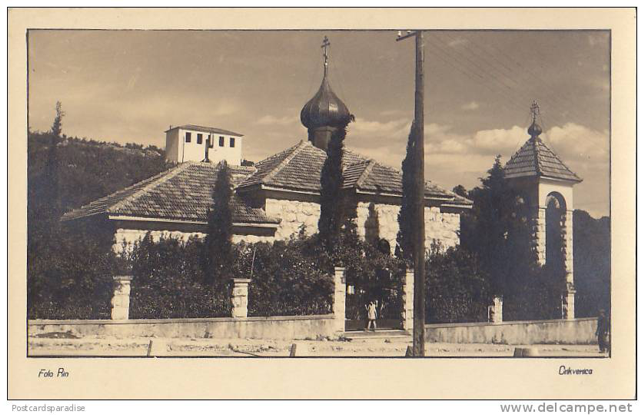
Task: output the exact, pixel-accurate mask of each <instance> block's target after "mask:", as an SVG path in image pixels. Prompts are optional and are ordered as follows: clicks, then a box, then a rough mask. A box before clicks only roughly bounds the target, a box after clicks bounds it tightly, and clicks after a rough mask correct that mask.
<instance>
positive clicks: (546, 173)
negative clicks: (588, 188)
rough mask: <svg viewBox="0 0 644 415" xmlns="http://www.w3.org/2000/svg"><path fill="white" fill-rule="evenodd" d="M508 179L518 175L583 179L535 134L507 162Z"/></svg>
mask: <svg viewBox="0 0 644 415" xmlns="http://www.w3.org/2000/svg"><path fill="white" fill-rule="evenodd" d="M504 174H505V177H506V178H508V179H513V178H518V177H549V178H553V179H560V180H567V181H571V182H581V181H582V179H581V178H580V177H579V176H577V175H576V174H575V173H573V172H572V170H570V169H569V168H568V167H567V166H566V165H565V164H564V163H563V162H562V161H561V159H560V158H559V157H558V156H557V155H556V154H555V153H554V152H553V151H552V150H550V149H549V148H548V146H546V144H545V143H544V142H543V141H542V140H541V138H539V137H538V134H535V135H533V136H532V137H531V138H530V139H529V140H528V141H526V142H525V144H524V145H523V147H521V148H520V149H519V151H517V152H516V153H515V154H514V155H513V156H512V157H511V158H510V160H509V161H508V162H507V164H506V165H505V168H504Z"/></svg>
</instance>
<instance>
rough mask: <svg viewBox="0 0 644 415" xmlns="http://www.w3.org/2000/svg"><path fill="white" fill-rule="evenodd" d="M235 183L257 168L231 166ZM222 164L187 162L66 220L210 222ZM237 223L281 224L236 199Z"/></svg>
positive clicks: (69, 214)
mask: <svg viewBox="0 0 644 415" xmlns="http://www.w3.org/2000/svg"><path fill="white" fill-rule="evenodd" d="M230 169H231V182H232V184H233V186H236V185H238V184H239V183H240V182H241V181H243V180H244V179H246V177H248V176H249V175H251V174H252V173H253V172H254V171H255V168H254V167H243V166H230ZM217 171H218V165H216V164H211V163H183V164H180V165H178V166H177V167H174V168H172V169H170V170H167V171H165V172H163V173H161V174H159V175H157V176H154V177H152V178H150V179H147V180H144V181H142V182H140V183H137V184H135V185H133V186H130V187H128V188H126V189H123V190H121V191H119V192H116V193H113V194H111V195H109V196H106V197H104V198H102V199H99V200H97V201H94V202H92V203H90V204H89V205H86V206H83V207H81V208H79V209H76V210H73V211H71V212H68V213H66V214H65V215H64V216H63V219H62V220H63V221H68V220H73V219H79V218H83V217H88V216H93V215H99V214H110V215H115V216H133V217H143V218H155V219H168V220H181V221H191V222H206V221H207V211H208V208H209V207H210V206H212V189H213V188H214V186H215V180H216V177H217ZM232 206H233V222H234V223H279V220H278V219H274V218H269V217H267V216H266V214H265V213H264V211H263V210H262V209H259V208H252V207H250V206H249V205H247V204H246V203H245V202H244V201H243V200H242V199H241V198H240V197H239V196H237V195H234V196H233V203H232Z"/></svg>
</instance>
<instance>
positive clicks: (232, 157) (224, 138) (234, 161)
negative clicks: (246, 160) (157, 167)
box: [165, 124, 243, 166]
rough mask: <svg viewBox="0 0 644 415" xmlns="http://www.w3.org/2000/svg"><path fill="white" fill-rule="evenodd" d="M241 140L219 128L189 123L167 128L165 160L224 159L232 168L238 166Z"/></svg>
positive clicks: (237, 135) (240, 154)
mask: <svg viewBox="0 0 644 415" xmlns="http://www.w3.org/2000/svg"><path fill="white" fill-rule="evenodd" d="M242 137H243V135H242V134H239V133H235V132H233V131H228V130H222V129H221V128H213V127H201V126H198V125H189V124H188V125H181V126H178V127H172V126H170V129H169V130H168V131H166V132H165V152H166V154H165V158H166V160H167V161H169V162H172V163H183V162H186V161H204V160H205V159H206V157H208V159H209V160H210V161H212V162H214V163H218V162H220V161H222V160H226V162H227V163H228V164H230V165H232V166H239V165H241V161H242ZM206 146H208V148H206ZM206 150H207V151H206Z"/></svg>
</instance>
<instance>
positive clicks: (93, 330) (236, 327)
mask: <svg viewBox="0 0 644 415" xmlns="http://www.w3.org/2000/svg"><path fill="white" fill-rule="evenodd" d="M49 333H69V334H72V335H74V336H78V337H87V336H113V337H116V338H136V337H165V338H197V339H199V338H201V339H204V338H216V339H237V338H241V339H277V340H285V339H289V340H290V339H306V338H311V339H315V338H316V337H317V336H328V337H334V336H337V335H338V333H337V327H336V324H335V319H334V316H333V315H332V314H331V315H322V316H288V317H247V318H231V317H224V318H192V319H191V318H186V319H163V320H120V321H119V320H30V321H29V323H28V335H29V336H36V335H43V334H49Z"/></svg>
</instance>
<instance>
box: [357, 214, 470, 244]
mask: <svg viewBox="0 0 644 415" xmlns="http://www.w3.org/2000/svg"><path fill="white" fill-rule="evenodd" d="M399 210H400V206H397V205H388V204H375V203H367V202H360V203H358V233H359V234H360V236H362V237H363V238H365V237H366V238H367V239H368V238H369V237H370V235H375V234H376V229H375V227H376V225H377V226H378V228H379V237H380V238H383V239H386V240H387V241H388V242H389V245H390V247H391V250H392V253H393V252H394V250H395V247H396V238H397V236H398V211H399ZM460 227H461V216H460V215H459V214H457V213H441V211H440V209H439V208H438V207H431V208H429V207H426V208H425V246H426V247H427V249H429V247H430V246H431V245H432V243H433V242H434V241H436V242H439V243H440V244H441V246H442V247H443V248H444V249H447V248H450V247H453V246H456V245H458V244H459V237H458V232H459V230H460Z"/></svg>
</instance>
